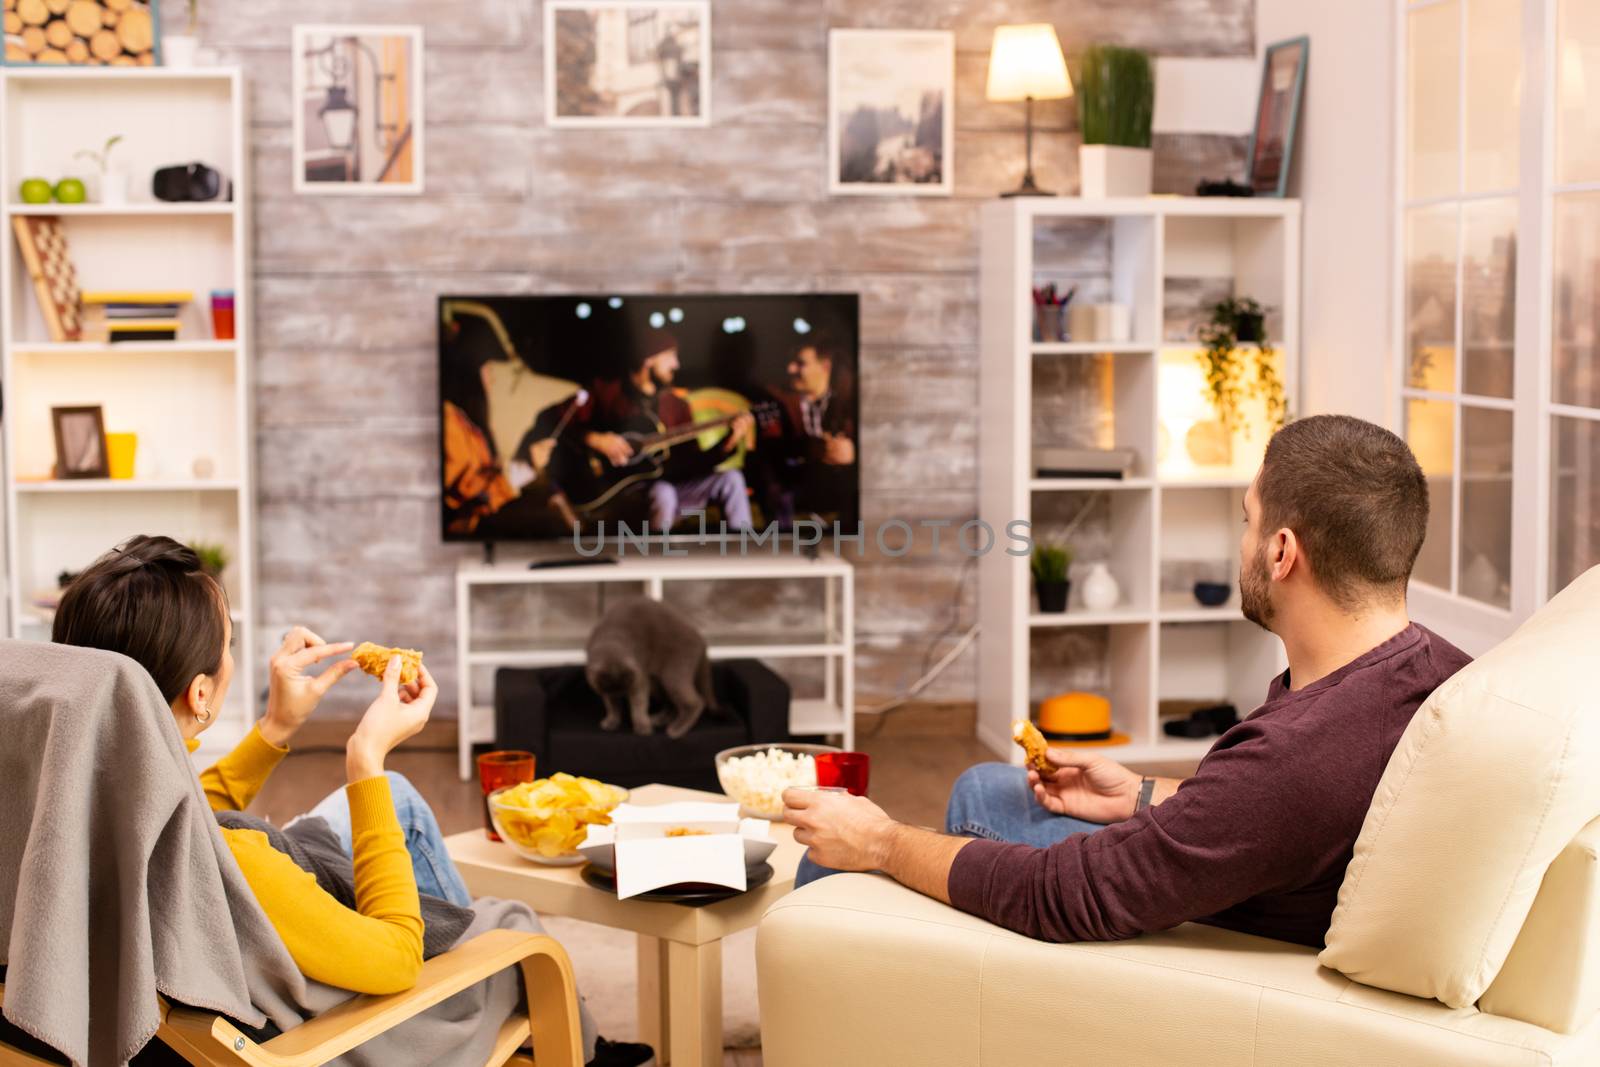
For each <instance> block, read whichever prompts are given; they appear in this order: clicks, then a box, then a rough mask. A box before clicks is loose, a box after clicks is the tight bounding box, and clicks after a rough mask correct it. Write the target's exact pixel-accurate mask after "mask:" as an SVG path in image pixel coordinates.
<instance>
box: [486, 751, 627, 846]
mask: <svg viewBox="0 0 1600 1067" xmlns="http://www.w3.org/2000/svg"><path fill="white" fill-rule="evenodd" d="M627 799H628V791H627V790H626V789H623V788H622V787H621V786H615V785H607V784H606V783H604V782H597V781H595V780H594V779H593V778H577V777H574V776H573V775H570V774H565V773H557V774H552V775H551V776H550V777H548V778H540V779H537V780H536V781H532V782H522V783H520V784H518V785H511V786H506V787H505V788H504V789H496V790H495V791H494V792H493V793H490V794H489V817H490V818H491V819H493V820H494V828H495V830H496V831H498V832H499V834H500V836H501V837H502V838H504V839H505V842H506V844H508V845H510V846H511V849H512V851H513V852H515V853H516V854H517V855H519V856H521V857H522V858H523V859H526V860H532V861H533V862H534V863H543V864H547V865H549V866H552V867H568V866H576V865H577V864H580V863H582V862H584V859H583V856H582V855H581V854H580V853H579V852H578V846H579V845H580V844H582V843H583V839H584V837H585V836H587V834H588V832H589V827H590V826H591V825H599V826H607V825H610V823H611V811H612V809H613V808H615V807H616V806H617V805H618V804H621V803H622V802H623V801H624V800H627Z"/></svg>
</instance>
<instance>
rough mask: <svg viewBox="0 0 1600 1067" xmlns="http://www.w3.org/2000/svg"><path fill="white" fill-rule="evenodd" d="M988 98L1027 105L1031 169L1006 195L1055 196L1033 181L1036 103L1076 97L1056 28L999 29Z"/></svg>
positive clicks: (992, 53)
mask: <svg viewBox="0 0 1600 1067" xmlns="http://www.w3.org/2000/svg"><path fill="white" fill-rule="evenodd" d="M985 95H986V96H987V97H988V98H989V99H990V100H995V101H1011V100H1022V101H1026V103H1027V112H1026V114H1027V139H1028V162H1027V169H1026V170H1024V171H1023V174H1022V185H1021V186H1019V187H1018V188H1016V189H1014V190H1013V191H1011V192H1009V193H1006V194H1005V195H1006V196H1053V195H1054V194H1053V193H1048V192H1046V191H1045V190H1043V189H1041V188H1039V187H1038V186H1037V185H1036V184H1034V180H1033V102H1034V101H1035V100H1061V99H1063V98H1065V97H1068V96H1071V95H1072V79H1071V78H1069V77H1067V61H1066V59H1064V58H1063V57H1062V55H1061V42H1060V41H1059V40H1057V38H1056V28H1055V27H1054V26H1052V25H1050V24H1049V23H1048V22H1030V23H1026V24H1023V25H1017V26H997V27H996V28H995V31H994V47H993V48H992V49H991V50H990V52H989V87H988V91H987V92H986V93H985Z"/></svg>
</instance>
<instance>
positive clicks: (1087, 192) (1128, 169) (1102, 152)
mask: <svg viewBox="0 0 1600 1067" xmlns="http://www.w3.org/2000/svg"><path fill="white" fill-rule="evenodd" d="M1152 160H1153V153H1152V152H1151V151H1150V149H1148V148H1124V147H1123V146H1121V145H1109V144H1085V145H1079V146H1078V178H1079V183H1080V186H1081V188H1080V190H1079V195H1080V196H1082V197H1084V198H1085V199H1089V200H1104V199H1105V198H1106V197H1108V196H1149V195H1150V180H1151V174H1152V172H1153V163H1152Z"/></svg>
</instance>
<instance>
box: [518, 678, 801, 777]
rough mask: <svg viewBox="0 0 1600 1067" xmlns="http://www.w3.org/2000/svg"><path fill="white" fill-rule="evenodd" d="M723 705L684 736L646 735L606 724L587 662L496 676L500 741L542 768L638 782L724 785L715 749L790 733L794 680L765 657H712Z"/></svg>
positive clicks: (543, 772) (714, 681)
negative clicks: (774, 670)
mask: <svg viewBox="0 0 1600 1067" xmlns="http://www.w3.org/2000/svg"><path fill="white" fill-rule="evenodd" d="M711 684H712V686H713V687H714V688H715V689H716V693H717V704H718V705H719V710H718V711H714V712H713V711H707V712H706V713H705V714H703V715H701V716H700V721H699V722H697V723H695V725H694V729H692V730H690V731H689V732H688V733H687V734H685V735H684V736H683V737H682V738H680V739H679V740H677V741H674V740H672V739H671V738H669V737H668V736H667V735H666V732H665V731H663V730H659V729H658V730H656V731H655V732H654V733H652V734H651V735H650V736H649V737H640V736H639V735H637V734H635V733H634V732H633V730H632V728H631V727H630V726H629V725H628V723H627V720H626V716H624V720H623V724H622V729H620V730H618V731H616V732H615V733H606V732H605V731H604V730H601V729H600V719H601V718H602V716H604V714H605V707H604V705H602V704H601V703H600V698H599V697H598V696H597V695H595V692H594V690H592V689H590V688H589V683H588V682H587V681H586V680H585V679H584V676H583V668H582V667H535V668H529V667H502V668H500V670H498V671H496V672H495V676H494V727H495V743H496V744H497V745H498V746H499V747H500V748H521V749H527V750H528V751H530V752H532V753H534V754H535V755H536V756H538V757H539V767H538V773H539V774H540V776H541V777H542V776H546V775H550V774H554V773H555V772H556V771H566V772H567V773H568V774H577V775H583V776H586V777H589V778H598V779H600V780H601V781H603V782H612V783H614V784H616V785H620V786H626V787H628V788H632V787H634V786H640V785H648V784H649V783H651V782H660V783H661V784H663V785H676V786H683V787H685V788H688V789H705V790H709V791H711V792H714V793H720V792H721V791H722V787H721V786H720V785H719V784H718V783H717V769H716V764H715V762H714V757H715V756H716V754H717V753H718V752H720V751H722V750H723V749H725V748H732V747H733V746H735V745H748V744H754V743H756V742H761V741H773V742H777V743H779V744H782V743H783V742H786V741H789V740H791V738H790V736H789V685H788V683H787V682H785V681H784V680H783V679H782V678H779V677H778V676H777V675H776V674H774V673H772V671H770V670H768V669H767V667H766V666H765V665H763V664H762V663H761V661H760V660H753V659H735V660H723V661H720V662H717V663H713V664H712V665H711Z"/></svg>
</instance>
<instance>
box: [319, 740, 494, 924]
mask: <svg viewBox="0 0 1600 1067" xmlns="http://www.w3.org/2000/svg"><path fill="white" fill-rule="evenodd" d="M386 773H387V774H388V777H389V794H390V795H391V796H392V797H393V798H394V811H395V814H396V815H397V816H399V819H400V830H401V832H403V833H404V834H405V838H406V851H407V852H409V853H411V869H412V870H413V871H414V872H415V873H416V876H417V892H419V893H426V894H428V895H429V896H431V897H439V898H440V899H442V900H448V901H450V903H452V904H459V905H461V906H462V907H463V908H465V907H467V906H468V905H470V904H471V903H472V894H471V893H469V892H467V883H466V882H464V881H462V879H461V872H460V871H458V870H456V865H455V864H454V863H452V862H451V860H450V853H449V852H448V851H446V850H445V847H444V833H443V832H442V831H441V830H440V829H439V820H438V819H436V818H434V817H433V809H432V808H430V807H428V802H427V801H426V800H423V799H422V794H421V793H419V792H417V787H416V786H414V785H412V784H411V783H410V782H409V781H408V780H407V779H406V777H405V775H403V774H400V773H399V772H398V771H388V772H386ZM306 814H307V815H315V816H317V817H318V818H321V819H325V820H327V823H328V825H329V826H331V827H332V828H333V832H334V833H335V834H337V835H338V837H339V843H340V844H341V845H343V846H344V850H345V851H346V852H353V851H354V850H353V846H352V844H351V835H350V801H349V799H348V798H347V797H346V796H345V792H344V790H343V789H336V790H334V791H333V792H332V793H329V794H328V795H327V796H326V797H324V798H323V799H322V802H321V803H320V804H318V805H317V806H316V807H314V808H312V809H311V810H310V811H309V812H307V813H306Z"/></svg>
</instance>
